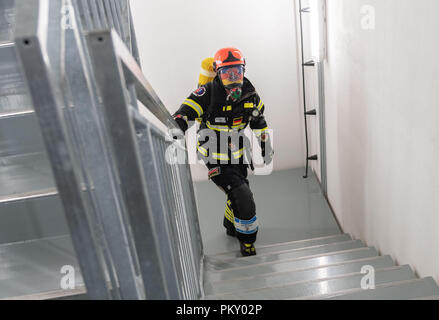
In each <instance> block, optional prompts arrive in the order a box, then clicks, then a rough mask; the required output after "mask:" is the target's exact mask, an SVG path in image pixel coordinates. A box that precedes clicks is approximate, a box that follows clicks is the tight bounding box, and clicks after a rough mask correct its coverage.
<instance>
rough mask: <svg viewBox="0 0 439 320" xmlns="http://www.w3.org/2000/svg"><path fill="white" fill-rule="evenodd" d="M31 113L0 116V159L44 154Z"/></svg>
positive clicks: (41, 138) (37, 127)
mask: <svg viewBox="0 0 439 320" xmlns="http://www.w3.org/2000/svg"><path fill="white" fill-rule="evenodd" d="M45 150H46V149H45V146H44V142H43V137H42V135H41V129H40V124H39V123H38V119H37V117H36V114H35V113H34V112H33V111H23V112H18V113H12V114H3V115H0V157H8V156H15V155H22V154H32V153H39V152H45Z"/></svg>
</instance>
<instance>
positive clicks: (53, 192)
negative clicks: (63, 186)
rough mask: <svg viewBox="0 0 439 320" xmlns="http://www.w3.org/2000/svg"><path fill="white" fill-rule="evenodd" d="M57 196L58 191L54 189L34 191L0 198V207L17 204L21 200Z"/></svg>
mask: <svg viewBox="0 0 439 320" xmlns="http://www.w3.org/2000/svg"><path fill="white" fill-rule="evenodd" d="M56 195H58V190H57V189H56V188H49V189H43V190H36V191H31V192H25V193H17V194H13V195H7V196H0V205H1V204H5V203H11V202H18V201H23V200H30V199H37V198H45V197H51V196H56Z"/></svg>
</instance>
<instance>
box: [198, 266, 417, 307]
mask: <svg viewBox="0 0 439 320" xmlns="http://www.w3.org/2000/svg"><path fill="white" fill-rule="evenodd" d="M363 277H364V274H361V273H356V274H351V275H344V276H340V277H337V278H332V279H325V280H317V281H306V282H301V283H293V284H284V285H283V286H278V287H268V288H262V289H257V290H249V291H241V292H234V293H230V294H224V295H211V296H206V300H284V299H294V298H300V297H311V296H318V295H322V294H327V293H331V292H337V291H342V290H350V289H354V288H359V289H361V281H362V279H363ZM411 279H416V276H415V274H414V273H413V271H412V270H411V268H410V267H409V266H402V267H391V268H387V269H380V270H376V271H375V282H376V284H384V283H391V282H397V281H402V280H411Z"/></svg>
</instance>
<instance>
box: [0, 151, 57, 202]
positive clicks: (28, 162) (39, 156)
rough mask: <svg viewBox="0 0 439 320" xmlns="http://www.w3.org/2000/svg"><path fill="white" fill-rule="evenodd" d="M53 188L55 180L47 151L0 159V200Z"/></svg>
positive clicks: (43, 191) (4, 200) (8, 199)
mask: <svg viewBox="0 0 439 320" xmlns="http://www.w3.org/2000/svg"><path fill="white" fill-rule="evenodd" d="M53 189H55V180H54V178H53V174H52V168H51V166H50V162H49V160H48V159H47V155H46V153H45V152H44V153H42V152H41V153H33V154H24V155H18V156H11V157H4V158H1V159H0V202H7V201H10V199H11V198H12V199H13V198H16V195H26V194H29V195H30V196H32V195H33V194H35V193H37V194H39V193H45V191H46V190H53ZM21 198H22V197H21Z"/></svg>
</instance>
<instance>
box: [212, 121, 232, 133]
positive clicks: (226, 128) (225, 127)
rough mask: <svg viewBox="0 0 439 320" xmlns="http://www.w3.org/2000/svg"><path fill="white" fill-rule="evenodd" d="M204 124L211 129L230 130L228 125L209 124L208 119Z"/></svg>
mask: <svg viewBox="0 0 439 320" xmlns="http://www.w3.org/2000/svg"><path fill="white" fill-rule="evenodd" d="M206 125H207V127H208V128H209V129H211V130H216V131H225V132H230V131H231V130H230V129H229V127H227V126H214V125H212V124H210V122H209V121H207V122H206Z"/></svg>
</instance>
